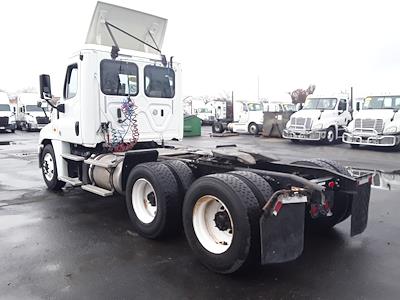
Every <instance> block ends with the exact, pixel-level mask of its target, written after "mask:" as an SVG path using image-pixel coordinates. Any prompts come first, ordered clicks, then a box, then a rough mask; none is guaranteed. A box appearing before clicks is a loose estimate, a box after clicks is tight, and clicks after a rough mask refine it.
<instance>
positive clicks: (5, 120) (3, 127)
mask: <svg viewBox="0 0 400 300" xmlns="http://www.w3.org/2000/svg"><path fill="white" fill-rule="evenodd" d="M1 131H10V132H14V131H15V110H14V111H13V110H12V109H11V106H10V99H9V98H8V95H7V93H5V92H0V132H1Z"/></svg>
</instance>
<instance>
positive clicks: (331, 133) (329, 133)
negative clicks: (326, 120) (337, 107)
mask: <svg viewBox="0 0 400 300" xmlns="http://www.w3.org/2000/svg"><path fill="white" fill-rule="evenodd" d="M335 141H336V130H335V128H333V127H329V128H328V129H327V130H326V136H325V144H327V145H332V144H333V143H335Z"/></svg>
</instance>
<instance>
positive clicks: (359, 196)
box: [350, 182, 371, 236]
mask: <svg viewBox="0 0 400 300" xmlns="http://www.w3.org/2000/svg"><path fill="white" fill-rule="evenodd" d="M370 194H371V184H370V183H369V182H367V183H363V184H361V185H358V186H357V188H356V193H355V194H354V196H353V201H352V205H351V232H350V234H351V236H355V235H357V234H360V233H362V232H363V231H364V230H365V228H367V223H368V207H369V198H370Z"/></svg>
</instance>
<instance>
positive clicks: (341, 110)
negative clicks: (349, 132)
mask: <svg viewBox="0 0 400 300" xmlns="http://www.w3.org/2000/svg"><path fill="white" fill-rule="evenodd" d="M350 121H351V115H350V112H349V109H348V103H347V100H346V99H340V100H339V104H338V125H339V126H346V125H347V124H348V123H349V122H350Z"/></svg>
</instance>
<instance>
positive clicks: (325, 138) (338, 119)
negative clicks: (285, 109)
mask: <svg viewBox="0 0 400 300" xmlns="http://www.w3.org/2000/svg"><path fill="white" fill-rule="evenodd" d="M351 120H352V116H351V108H350V99H349V97H348V96H347V95H342V94H341V95H335V96H328V97H327V96H314V95H310V96H308V97H307V99H306V101H305V103H304V106H303V108H302V109H301V110H299V111H298V112H296V113H294V114H293V115H292V116H291V117H290V120H289V121H288V122H287V124H286V129H285V130H284V131H283V137H284V138H286V139H290V140H292V141H293V142H297V141H300V140H308V141H321V142H325V143H326V144H332V143H334V142H336V140H337V139H338V138H341V136H342V134H343V132H344V128H345V126H347V124H348V123H349V122H350V121H351Z"/></svg>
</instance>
